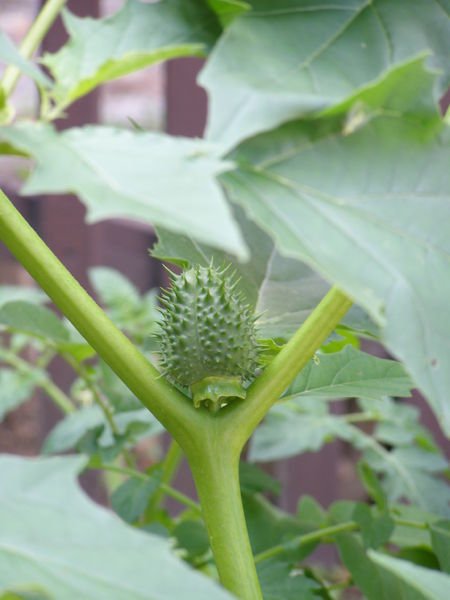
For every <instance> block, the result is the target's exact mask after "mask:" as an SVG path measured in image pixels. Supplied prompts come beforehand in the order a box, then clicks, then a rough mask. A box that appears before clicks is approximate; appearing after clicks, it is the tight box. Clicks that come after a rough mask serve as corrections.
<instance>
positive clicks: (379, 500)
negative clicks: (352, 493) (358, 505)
mask: <svg viewBox="0 0 450 600" xmlns="http://www.w3.org/2000/svg"><path fill="white" fill-rule="evenodd" d="M357 471H358V476H359V480H360V481H361V483H362V484H363V486H364V489H365V490H366V492H367V493H368V494H369V496H370V497H371V498H372V500H374V501H375V502H376V505H377V506H378V508H379V509H380V511H382V512H383V511H386V510H387V508H388V503H387V498H386V494H385V492H384V490H383V487H382V485H381V483H380V482H379V480H378V477H377V474H376V473H375V471H374V470H373V469H372V467H371V466H370V465H368V464H367V463H366V462H365V461H363V460H361V461H359V463H358V464H357Z"/></svg>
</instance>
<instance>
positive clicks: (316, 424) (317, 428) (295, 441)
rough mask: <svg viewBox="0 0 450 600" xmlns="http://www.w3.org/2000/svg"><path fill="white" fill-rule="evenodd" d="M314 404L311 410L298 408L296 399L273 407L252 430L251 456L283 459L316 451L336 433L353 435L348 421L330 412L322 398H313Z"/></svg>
mask: <svg viewBox="0 0 450 600" xmlns="http://www.w3.org/2000/svg"><path fill="white" fill-rule="evenodd" d="M289 404H291V403H289ZM311 404H314V405H315V407H316V410H314V412H312V413H310V414H308V413H306V414H305V413H301V412H297V411H296V410H295V408H294V407H293V403H292V405H290V406H288V405H287V404H286V405H279V406H275V407H273V408H272V409H271V411H270V412H269V414H268V415H267V416H266V418H265V420H264V422H263V423H262V425H260V426H259V427H258V428H257V429H256V431H255V433H254V434H253V437H252V439H251V443H250V449H249V455H248V456H249V460H251V461H257V462H258V461H259V462H265V461H272V460H281V459H283V458H288V457H290V456H295V455H296V454H302V453H303V452H315V451H317V450H319V449H320V448H321V447H322V446H323V445H324V444H325V443H327V442H329V441H332V440H333V439H334V438H335V437H343V438H344V439H348V438H349V437H350V435H351V434H352V433H353V432H352V430H351V429H350V428H349V426H348V425H347V424H346V423H345V421H343V420H342V419H338V418H337V417H334V416H331V415H328V414H327V410H326V406H325V405H323V403H322V402H320V400H316V399H312V401H311Z"/></svg>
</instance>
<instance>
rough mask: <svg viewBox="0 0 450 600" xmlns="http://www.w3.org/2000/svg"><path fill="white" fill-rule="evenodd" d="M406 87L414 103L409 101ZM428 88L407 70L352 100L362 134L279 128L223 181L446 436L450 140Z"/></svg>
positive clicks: (312, 125) (423, 75)
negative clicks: (407, 381) (366, 337)
mask: <svg viewBox="0 0 450 600" xmlns="http://www.w3.org/2000/svg"><path fill="white" fill-rule="evenodd" d="M406 82H409V83H408V85H410V84H411V85H413V86H416V88H417V90H418V95H416V93H415V92H414V94H409V95H408V97H407V98H405V94H404V90H403V87H402V86H404V85H406ZM432 84H433V78H432V76H431V75H430V73H428V72H426V71H424V69H423V65H422V60H420V59H418V60H416V61H413V62H411V63H409V64H406V65H403V66H402V67H399V68H398V69H397V70H396V71H392V72H391V73H390V75H389V76H388V77H387V78H386V80H384V81H382V82H380V83H379V84H378V85H377V86H374V87H373V89H368V90H366V92H365V93H363V94H361V95H360V101H361V102H363V103H364V104H367V105H368V106H369V109H370V110H369V113H370V115H369V117H368V120H367V121H366V122H365V123H364V124H362V125H361V126H360V127H359V128H358V127H356V128H353V129H352V130H351V131H350V132H346V129H345V128H346V126H347V125H348V123H346V120H345V119H342V118H340V117H339V116H337V117H333V118H329V119H324V120H322V121H317V122H312V121H298V122H294V123H290V124H287V125H286V126H284V127H282V128H280V129H278V130H277V131H274V132H271V133H270V134H267V135H262V136H259V137H257V138H254V139H253V140H250V141H249V142H247V143H245V144H244V145H243V146H242V147H241V148H240V149H239V150H238V151H237V153H236V156H235V158H236V159H237V160H238V161H240V169H239V170H238V171H234V172H233V173H230V174H228V175H226V176H225V177H224V178H223V181H224V183H225V184H226V186H227V187H228V190H229V192H230V194H231V197H232V198H233V199H234V200H236V201H238V202H239V203H240V204H242V205H243V206H244V207H245V209H246V210H247V211H248V213H249V214H250V216H251V217H253V218H254V219H255V221H256V222H257V223H258V224H259V225H260V226H261V227H262V228H264V229H266V230H267V231H269V232H271V234H272V235H273V236H274V238H275V239H276V241H277V244H278V246H279V248H280V250H281V251H282V252H283V253H285V254H289V255H291V256H296V257H298V258H299V259H302V260H304V261H305V262H306V263H307V264H309V265H310V266H311V267H313V268H315V269H316V270H317V271H318V272H319V273H321V274H323V275H324V276H326V277H327V278H328V279H329V280H331V281H335V282H336V283H337V284H338V285H339V286H340V287H341V288H342V289H343V290H345V291H346V292H347V293H348V294H349V295H350V296H351V297H353V298H354V299H355V301H356V302H358V303H359V304H360V305H361V306H363V307H364V308H365V309H366V310H367V311H368V312H369V314H370V315H371V317H372V318H373V319H374V320H375V322H376V323H378V324H379V325H380V327H382V328H383V331H382V340H383V342H384V344H385V345H386V346H387V348H388V349H389V350H390V351H391V352H392V354H394V355H395V356H396V357H398V358H399V359H400V360H401V361H402V362H403V363H404V364H405V365H406V367H407V369H408V371H409V372H410V373H411V374H412V375H413V377H414V379H415V381H416V383H417V384H418V385H419V387H420V388H421V389H422V390H423V392H424V393H425V394H426V396H427V398H428V400H429V401H430V403H431V405H432V407H433V409H434V411H435V413H436V415H437V417H438V420H439V421H440V423H442V426H443V428H444V430H445V431H447V432H450V403H449V402H448V393H447V392H448V389H449V388H450V369H449V368H448V366H447V365H448V344H447V339H448V338H449V336H450V321H449V320H448V319H447V320H445V319H442V317H441V315H443V314H446V312H447V308H448V307H447V299H448V297H449V296H450V266H449V265H450V262H449V260H448V254H449V251H450V246H449V239H450V238H449V236H448V235H447V223H448V222H449V220H450V196H449V192H448V190H449V189H450V171H449V170H448V169H447V163H448V161H449V160H450V143H449V140H450V130H449V128H445V126H444V125H443V123H442V121H441V120H440V117H439V115H438V113H437V111H436V107H435V105H434V104H433V103H432V99H431V86H432ZM409 89H411V88H409ZM424 90H425V91H424ZM426 90H428V91H426ZM380 96H382V97H383V98H384V99H385V103H384V105H381V106H380V105H377V104H376V102H378V100H379V98H380ZM372 104H373V114H372V112H371V111H372ZM402 111H404V115H403V116H402ZM406 113H407V114H406ZM436 282H438V283H436ZM436 286H437V287H436ZM435 290H438V293H436V292H435Z"/></svg>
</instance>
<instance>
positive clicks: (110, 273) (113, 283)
mask: <svg viewBox="0 0 450 600" xmlns="http://www.w3.org/2000/svg"><path fill="white" fill-rule="evenodd" d="M89 281H90V282H91V285H92V287H93V288H94V291H95V293H96V294H97V296H98V297H99V299H100V301H101V303H102V304H104V305H105V306H107V307H111V306H116V305H121V304H126V303H130V304H135V303H137V302H139V299H140V296H139V292H138V290H137V288H136V286H135V285H133V284H132V283H131V281H130V280H129V279H127V278H126V277H125V276H124V275H122V273H120V272H119V271H116V269H111V268H110V267H92V268H91V269H89Z"/></svg>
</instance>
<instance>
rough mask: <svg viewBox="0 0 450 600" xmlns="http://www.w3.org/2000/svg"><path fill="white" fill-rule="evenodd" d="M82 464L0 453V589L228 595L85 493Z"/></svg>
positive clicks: (94, 596)
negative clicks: (80, 474) (81, 484)
mask: <svg viewBox="0 0 450 600" xmlns="http://www.w3.org/2000/svg"><path fill="white" fill-rule="evenodd" d="M84 463H85V459H84V458H83V457H79V456H78V457H64V458H63V457H59V458H45V459H42V458H41V459H32V460H30V459H23V458H18V457H14V456H2V457H1V458H0V470H1V473H2V478H1V482H0V593H1V592H4V591H6V590H9V589H20V588H22V589H23V588H26V587H30V588H31V587H32V586H33V587H35V588H36V589H39V590H43V591H44V592H46V594H48V595H49V596H50V597H53V598H64V600H79V598H84V599H86V600H106V599H107V600H163V599H167V600H169V599H170V600H173V598H186V599H190V598H192V599H193V598H195V599H196V600H197V599H204V600H207V599H208V600H212V599H217V600H219V599H223V600H225V599H226V598H231V596H230V595H229V594H228V593H227V592H225V591H224V590H221V589H220V588H219V587H218V586H217V585H216V584H215V583H213V582H212V581H211V580H208V579H207V578H205V577H202V576H201V575H199V574H197V573H195V572H194V571H192V570H191V569H189V568H188V567H187V566H186V565H185V564H183V563H182V561H181V560H179V559H177V558H175V556H173V555H172V554H171V551H170V543H169V542H168V541H167V540H164V539H162V538H161V537H158V536H154V535H152V534H144V533H141V532H138V531H136V530H135V529H132V528H130V527H128V526H127V525H125V524H124V523H122V522H121V521H120V520H119V519H118V518H117V517H116V516H114V515H113V514H112V513H110V512H108V511H107V510H105V509H104V508H101V507H99V506H97V505H96V504H94V503H93V502H91V501H90V500H89V499H88V498H87V497H86V496H84V494H83V493H82V492H81V490H80V488H79V487H78V486H77V485H76V475H77V473H78V472H79V471H80V469H81V468H82V467H83V465H84ZM46 594H44V596H45V595H46Z"/></svg>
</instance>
